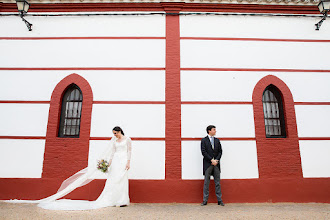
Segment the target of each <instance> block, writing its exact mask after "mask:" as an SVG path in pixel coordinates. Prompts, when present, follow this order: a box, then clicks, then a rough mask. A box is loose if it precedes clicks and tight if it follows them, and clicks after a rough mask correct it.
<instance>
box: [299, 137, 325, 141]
mask: <svg viewBox="0 0 330 220" xmlns="http://www.w3.org/2000/svg"><path fill="white" fill-rule="evenodd" d="M299 140H300V141H329V140H330V137H300V138H299Z"/></svg>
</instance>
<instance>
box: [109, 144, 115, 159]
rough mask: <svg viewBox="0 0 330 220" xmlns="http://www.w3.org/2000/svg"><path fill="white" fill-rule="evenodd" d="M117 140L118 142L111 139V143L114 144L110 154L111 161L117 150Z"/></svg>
mask: <svg viewBox="0 0 330 220" xmlns="http://www.w3.org/2000/svg"><path fill="white" fill-rule="evenodd" d="M115 142H116V141H111V142H110V144H111V145H112V146H110V148H111V154H110V159H109V161H112V158H113V155H115V152H116V145H115Z"/></svg>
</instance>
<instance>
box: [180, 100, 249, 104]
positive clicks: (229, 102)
mask: <svg viewBox="0 0 330 220" xmlns="http://www.w3.org/2000/svg"><path fill="white" fill-rule="evenodd" d="M181 104H183V105H187V104H189V105H228V104H229V105H236V104H238V105H252V102H231V101H223V102H181Z"/></svg>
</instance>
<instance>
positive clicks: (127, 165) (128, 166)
mask: <svg viewBox="0 0 330 220" xmlns="http://www.w3.org/2000/svg"><path fill="white" fill-rule="evenodd" d="M130 167H131V166H130V162H127V164H126V168H125V169H126V170H129V168H130Z"/></svg>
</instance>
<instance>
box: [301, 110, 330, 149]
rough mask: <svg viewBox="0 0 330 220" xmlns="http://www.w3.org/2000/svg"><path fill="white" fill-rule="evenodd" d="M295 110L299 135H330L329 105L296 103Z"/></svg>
mask: <svg viewBox="0 0 330 220" xmlns="http://www.w3.org/2000/svg"><path fill="white" fill-rule="evenodd" d="M295 110H296V118H297V129H298V136H299V137H330V129H329V124H330V116H329V115H330V105H296V106H295ZM329 147H330V145H329Z"/></svg>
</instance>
